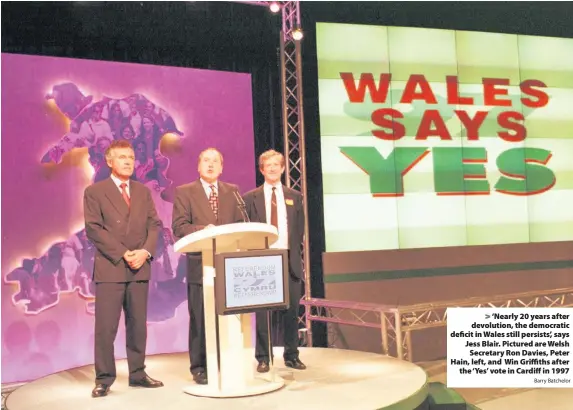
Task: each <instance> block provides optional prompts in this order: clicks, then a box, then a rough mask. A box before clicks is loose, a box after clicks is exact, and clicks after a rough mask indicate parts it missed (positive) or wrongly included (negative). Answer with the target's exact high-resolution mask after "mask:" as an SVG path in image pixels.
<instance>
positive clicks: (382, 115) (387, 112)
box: [372, 108, 406, 141]
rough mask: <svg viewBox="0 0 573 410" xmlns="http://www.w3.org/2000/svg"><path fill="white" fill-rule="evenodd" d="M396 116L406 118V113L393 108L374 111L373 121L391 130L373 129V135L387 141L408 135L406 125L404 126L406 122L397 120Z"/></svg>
mask: <svg viewBox="0 0 573 410" xmlns="http://www.w3.org/2000/svg"><path fill="white" fill-rule="evenodd" d="M388 117H390V118H388ZM396 118H404V115H403V114H402V113H401V112H400V111H398V110H395V109H393V108H380V109H378V110H376V111H374V112H373V113H372V122H373V123H374V124H376V125H378V126H379V127H383V128H387V129H390V130H391V131H390V132H386V131H382V130H372V135H374V136H375V137H376V138H380V139H381V140H386V141H396V140H399V139H400V138H402V137H403V136H404V135H406V127H404V124H402V123H400V122H397V121H395V119H396Z"/></svg>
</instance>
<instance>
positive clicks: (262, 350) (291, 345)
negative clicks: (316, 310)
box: [255, 275, 302, 362]
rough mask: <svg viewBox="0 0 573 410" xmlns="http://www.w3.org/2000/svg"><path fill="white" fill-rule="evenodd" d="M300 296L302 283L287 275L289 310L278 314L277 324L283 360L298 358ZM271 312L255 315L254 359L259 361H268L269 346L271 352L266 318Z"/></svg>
mask: <svg viewBox="0 0 573 410" xmlns="http://www.w3.org/2000/svg"><path fill="white" fill-rule="evenodd" d="M301 295H302V281H301V280H300V279H294V278H293V277H292V276H291V275H289V302H290V303H289V308H288V309H287V310H283V311H280V312H279V315H278V316H279V318H280V319H279V323H280V324H282V326H283V341H284V354H283V358H284V360H292V359H297V358H298V310H299V306H300V298H301ZM267 313H268V315H271V312H270V311H269V312H267V311H263V312H257V313H256V318H257V319H256V327H257V341H256V346H255V357H256V359H257V360H258V361H259V362H260V361H269V357H270V355H269V353H270V352H269V345H270V348H271V352H272V343H271V341H270V339H269V322H268V318H267Z"/></svg>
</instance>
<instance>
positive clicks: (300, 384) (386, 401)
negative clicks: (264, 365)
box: [6, 348, 427, 410]
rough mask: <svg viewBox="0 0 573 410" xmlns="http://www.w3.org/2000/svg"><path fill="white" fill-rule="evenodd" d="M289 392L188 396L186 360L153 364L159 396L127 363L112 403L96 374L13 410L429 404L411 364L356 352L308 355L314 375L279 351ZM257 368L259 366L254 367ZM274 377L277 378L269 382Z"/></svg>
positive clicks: (16, 403)
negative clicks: (135, 380) (131, 381)
mask: <svg viewBox="0 0 573 410" xmlns="http://www.w3.org/2000/svg"><path fill="white" fill-rule="evenodd" d="M275 357H277V358H279V359H278V360H275V366H276V370H277V374H278V375H279V376H281V377H282V378H283V379H284V380H285V387H283V388H282V389H280V390H278V391H275V392H272V393H268V394H264V395H260V396H253V397H245V398H234V399H212V398H202V397H195V396H191V395H189V394H186V393H184V392H183V390H182V389H183V388H184V387H186V386H189V385H191V384H193V381H192V378H191V375H190V373H189V370H188V360H189V359H188V355H187V354H185V353H177V354H167V355H157V356H150V357H148V358H147V372H148V374H149V375H150V376H151V377H153V378H156V379H159V380H161V381H163V382H164V383H165V387H162V388H159V389H143V388H133V387H128V385H127V363H126V362H125V360H121V361H118V366H117V371H118V378H117V380H116V382H115V383H114V384H113V386H112V387H111V392H110V394H109V395H108V396H107V397H103V398H97V399H94V398H92V397H91V390H92V388H93V386H94V380H93V377H94V371H93V366H84V367H80V368H77V369H72V370H67V371H63V372H60V373H56V374H53V375H50V376H47V377H44V378H42V379H39V380H36V381H34V382H31V383H28V384H26V385H24V386H22V387H20V388H19V389H17V390H16V391H14V392H13V393H11V394H10V396H8V400H7V402H6V405H7V409H8V410H30V409H34V410H54V409H58V410H68V409H69V410H76V409H82V410H88V409H89V410H92V409H93V410H97V409H122V408H123V409H128V408H137V409H138V410H147V409H150V410H151V409H153V410H157V409H161V410H171V409H193V410H203V409H204V410H218V409H225V410H228V409H230V408H231V407H230V406H232V408H233V409H237V410H243V409H244V410H247V409H257V410H282V409H289V410H291V409H296V408H304V407H306V408H309V409H313V410H319V409H329V410H336V409H344V410H348V409H352V410H360V409H364V410H374V409H392V410H412V409H414V408H415V407H417V406H418V405H419V404H421V403H422V402H423V401H424V400H425V399H426V396H427V376H426V372H425V371H424V370H423V369H422V368H420V367H418V366H416V365H415V364H412V363H410V362H406V361H401V360H398V359H395V358H391V357H387V356H382V355H378V354H373V353H364V352H356V351H352V350H340V349H326V348H302V349H301V352H300V357H301V360H302V361H303V362H304V363H305V364H306V365H307V367H308V369H306V370H303V371H297V370H292V369H289V368H287V367H285V366H284V363H283V361H282V348H276V349H275ZM255 366H256V362H255V360H254V359H253V367H255ZM266 377H269V376H268V374H267V376H266Z"/></svg>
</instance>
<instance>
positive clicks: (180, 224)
mask: <svg viewBox="0 0 573 410" xmlns="http://www.w3.org/2000/svg"><path fill="white" fill-rule="evenodd" d="M217 185H218V195H219V218H218V219H215V214H214V213H213V210H212V209H211V205H210V204H209V199H208V198H207V194H206V193H205V189H204V188H203V185H202V184H201V181H200V180H196V181H193V182H191V183H189V184H185V185H181V186H178V187H177V188H176V189H175V200H174V201H173V223H172V224H171V228H172V229H173V235H174V236H175V238H176V240H179V239H181V238H183V237H185V236H187V235H189V234H191V233H193V232H196V231H199V230H201V229H203V228H205V227H206V226H207V225H226V224H232V223H236V222H243V217H242V215H241V210H240V208H239V207H238V205H237V200H236V198H235V195H234V194H233V191H236V192H237V193H238V192H239V188H238V187H237V185H234V184H228V183H225V182H221V181H218V182H217ZM187 283H195V284H202V283H203V265H202V263H201V254H200V253H195V252H194V253H188V254H187Z"/></svg>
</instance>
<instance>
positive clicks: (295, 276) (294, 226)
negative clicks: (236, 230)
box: [243, 150, 306, 373]
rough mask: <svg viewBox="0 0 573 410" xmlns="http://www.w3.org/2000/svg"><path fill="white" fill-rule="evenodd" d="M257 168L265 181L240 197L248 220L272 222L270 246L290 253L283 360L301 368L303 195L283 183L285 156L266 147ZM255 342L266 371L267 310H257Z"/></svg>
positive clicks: (258, 367) (259, 370) (261, 370)
mask: <svg viewBox="0 0 573 410" xmlns="http://www.w3.org/2000/svg"><path fill="white" fill-rule="evenodd" d="M259 170H260V171H261V173H262V174H263V176H264V177H265V183H264V184H263V185H261V186H260V187H258V188H256V189H254V190H252V191H249V192H247V193H246V194H245V195H244V196H243V199H244V201H245V205H246V208H247V213H248V215H249V219H250V220H251V222H262V223H268V224H271V225H274V226H275V227H277V229H278V232H279V238H278V240H277V241H276V242H275V243H273V244H271V246H270V248H278V249H288V250H289V251H288V253H289V279H290V281H289V300H290V304H289V308H288V309H287V310H286V311H284V312H281V313H282V324H283V327H284V328H283V334H284V355H283V358H284V361H285V365H286V366H287V367H291V368H293V369H297V370H304V369H306V366H305V365H304V363H303V362H301V360H300V359H299V352H298V308H299V304H300V298H301V290H302V287H301V286H302V255H301V245H302V240H303V237H304V226H305V225H304V224H305V218H304V208H303V203H302V195H301V194H300V193H299V192H298V191H295V190H294V189H290V188H287V187H285V186H284V185H282V183H281V177H282V174H283V173H284V170H285V159H284V156H283V155H282V154H281V153H279V152H277V151H274V150H269V151H266V152H264V153H263V154H261V156H260V157H259ZM256 318H257V325H256V326H257V342H256V348H255V357H256V359H257V361H258V362H259V364H258V366H257V371H258V372H259V373H265V372H268V371H269V358H270V354H272V351H271V352H269V331H268V320H267V312H258V313H257V314H256Z"/></svg>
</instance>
